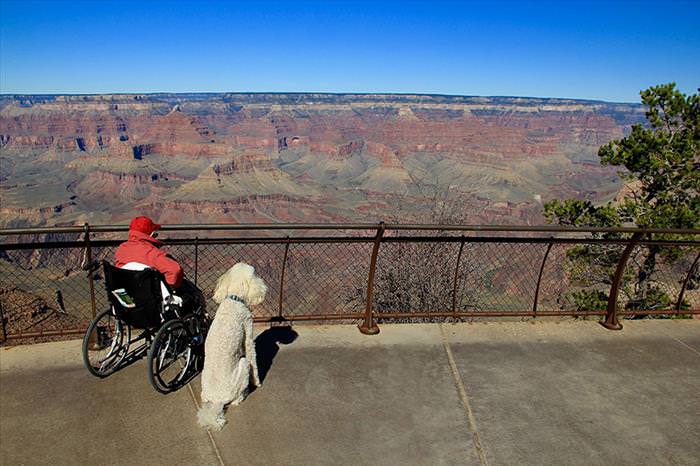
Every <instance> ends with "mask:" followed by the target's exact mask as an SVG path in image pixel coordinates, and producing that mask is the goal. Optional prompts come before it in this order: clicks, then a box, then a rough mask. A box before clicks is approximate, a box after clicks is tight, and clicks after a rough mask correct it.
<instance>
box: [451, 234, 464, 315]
mask: <svg viewBox="0 0 700 466" xmlns="http://www.w3.org/2000/svg"><path fill="white" fill-rule="evenodd" d="M463 249H464V235H462V241H461V242H460V243H459V253H458V254H457V265H455V279H454V284H453V286H452V318H453V319H454V320H455V321H456V320H457V279H458V278H459V263H460V262H461V260H462V250H463Z"/></svg>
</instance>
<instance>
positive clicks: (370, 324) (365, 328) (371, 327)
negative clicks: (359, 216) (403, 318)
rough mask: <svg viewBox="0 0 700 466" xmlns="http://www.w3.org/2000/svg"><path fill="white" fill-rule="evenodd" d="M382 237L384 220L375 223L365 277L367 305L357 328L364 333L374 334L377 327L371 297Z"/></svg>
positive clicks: (376, 331)
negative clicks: (370, 255) (375, 232)
mask: <svg viewBox="0 0 700 466" xmlns="http://www.w3.org/2000/svg"><path fill="white" fill-rule="evenodd" d="M383 237H384V222H379V225H377V234H376V236H375V237H374V247H373V248H372V258H371V259H370V261H369V277H368V278H367V305H366V307H365V319H364V321H362V323H361V324H360V325H358V326H357V328H359V329H360V332H362V333H364V334H365V335H376V334H378V333H379V327H378V326H377V324H376V323H375V322H374V319H373V314H372V299H373V294H374V272H375V270H376V268H377V255H378V254H379V244H380V243H381V242H382V238H383Z"/></svg>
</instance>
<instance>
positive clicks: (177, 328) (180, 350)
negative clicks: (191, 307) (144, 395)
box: [148, 319, 194, 393]
mask: <svg viewBox="0 0 700 466" xmlns="http://www.w3.org/2000/svg"><path fill="white" fill-rule="evenodd" d="M191 339H192V338H191V337H190V334H189V332H188V331H187V329H186V328H185V325H184V324H183V322H182V321H181V320H179V319H174V320H171V321H169V322H166V323H165V324H164V325H163V326H162V327H161V328H160V330H158V332H157V333H156V336H155V338H154V339H153V343H151V349H150V350H149V351H148V379H149V381H150V382H151V385H152V386H153V388H155V389H156V390H157V391H158V392H160V393H170V392H172V391H175V390H177V389H178V388H180V387H181V386H182V385H183V384H184V383H185V382H186V380H187V374H188V372H189V369H190V366H191V365H192V362H193V361H194V354H193V350H192V347H191Z"/></svg>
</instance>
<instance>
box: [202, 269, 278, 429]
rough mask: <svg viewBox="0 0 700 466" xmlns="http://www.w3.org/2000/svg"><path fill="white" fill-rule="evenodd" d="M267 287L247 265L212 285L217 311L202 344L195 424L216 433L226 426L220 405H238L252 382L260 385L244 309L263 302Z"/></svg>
mask: <svg viewBox="0 0 700 466" xmlns="http://www.w3.org/2000/svg"><path fill="white" fill-rule="evenodd" d="M266 293H267V286H266V285H265V282H263V281H262V279H261V278H259V277H258V276H256V275H255V269H254V268H253V267H251V266H250V265H248V264H244V263H242V262H241V263H238V264H236V265H234V266H233V267H231V268H230V269H229V270H228V271H227V272H226V273H224V274H223V275H222V276H221V277H219V280H218V281H217V282H216V289H215V290H214V301H216V302H217V303H219V309H218V310H217V311H216V315H215V316H214V322H213V323H212V324H211V327H210V329H209V333H208V334H207V339H206V342H205V343H204V370H203V371H202V397H201V398H202V407H201V408H200V409H199V412H198V413H197V417H198V420H199V425H201V426H202V427H208V428H211V429H214V430H220V429H221V428H223V426H224V424H226V419H225V417H224V406H225V405H227V404H229V403H231V404H232V405H234V406H235V405H238V404H239V403H240V402H241V401H243V399H244V398H245V397H246V395H247V394H248V385H249V383H250V382H251V379H252V382H253V384H254V385H255V386H260V378H259V376H258V365H257V362H256V360H255V343H254V342H253V315H252V314H251V313H250V310H249V309H248V306H254V305H256V304H260V303H261V302H263V300H264V299H265V294H266Z"/></svg>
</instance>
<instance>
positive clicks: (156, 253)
mask: <svg viewBox="0 0 700 466" xmlns="http://www.w3.org/2000/svg"><path fill="white" fill-rule="evenodd" d="M160 227H161V226H160V225H159V224H157V223H155V222H153V220H151V219H150V218H149V217H146V216H140V217H135V218H134V219H132V220H131V223H130V224H129V239H128V240H127V241H125V242H124V243H122V244H121V245H120V246H119V248H117V251H116V253H115V259H116V266H117V267H119V268H122V269H126V270H144V269H146V268H151V269H155V270H158V271H159V272H160V273H162V274H163V276H164V277H165V281H166V282H167V284H168V285H169V286H170V288H171V289H172V290H173V294H174V295H173V296H171V293H170V291H169V290H168V289H167V287H165V286H163V287H162V292H163V298H164V299H166V300H168V299H171V300H172V301H173V303H174V304H177V305H179V306H181V308H182V310H183V312H184V313H185V314H189V313H191V312H193V311H195V310H196V309H197V308H198V307H200V306H201V305H202V304H203V303H202V293H201V291H200V290H199V289H198V288H197V287H196V286H195V285H194V284H193V283H192V282H190V281H189V280H187V279H185V276H184V275H185V274H184V272H183V270H182V267H181V266H180V264H179V263H178V262H177V261H176V260H175V259H174V258H173V257H172V256H170V255H169V254H168V253H166V252H165V251H163V250H162V249H160V247H161V246H162V245H163V243H162V242H161V241H159V240H158V239H157V238H156V237H157V236H158V234H157V231H158V230H159V229H160Z"/></svg>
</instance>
